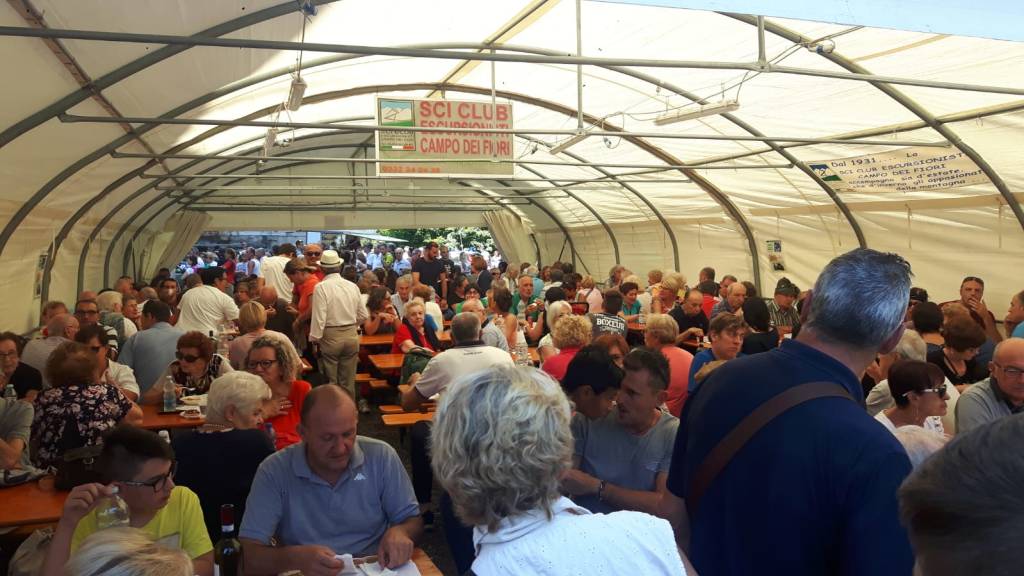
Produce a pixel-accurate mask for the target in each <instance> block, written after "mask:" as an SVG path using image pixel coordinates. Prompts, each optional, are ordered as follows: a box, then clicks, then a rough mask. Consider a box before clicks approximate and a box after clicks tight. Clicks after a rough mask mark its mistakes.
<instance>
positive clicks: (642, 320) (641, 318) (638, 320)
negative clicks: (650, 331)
mask: <svg viewBox="0 0 1024 576" xmlns="http://www.w3.org/2000/svg"><path fill="white" fill-rule="evenodd" d="M636 323H637V324H639V325H641V326H643V325H645V324H647V315H646V314H644V313H643V312H641V313H640V314H639V315H637V317H636Z"/></svg>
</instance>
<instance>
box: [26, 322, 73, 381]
mask: <svg viewBox="0 0 1024 576" xmlns="http://www.w3.org/2000/svg"><path fill="white" fill-rule="evenodd" d="M78 330H79V323H78V318H75V317H74V316H72V315H70V314H57V315H56V316H53V317H52V318H50V321H49V322H47V323H46V333H47V334H48V336H47V337H46V338H36V339H34V340H29V341H28V343H27V344H25V349H24V350H22V352H21V362H22V363H23V364H27V365H29V366H31V367H33V368H35V369H36V370H38V371H39V373H40V374H42V376H43V390H46V389H48V388H50V382H49V381H48V380H47V379H46V361H47V360H49V359H50V354H52V353H53V351H54V350H56V349H57V347H58V346H60V345H61V344H63V343H65V342H67V341H69V340H73V339H74V337H75V335H76V334H78Z"/></svg>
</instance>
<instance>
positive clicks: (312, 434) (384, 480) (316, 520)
mask: <svg viewBox="0 0 1024 576" xmlns="http://www.w3.org/2000/svg"><path fill="white" fill-rule="evenodd" d="M357 420H358V414H357V410H356V403H355V401H354V400H353V399H352V397H351V396H350V395H349V394H348V392H347V391H345V390H343V389H342V388H339V387H338V386H320V387H318V388H315V389H313V391H312V392H310V393H309V395H308V396H306V399H305V401H304V402H303V405H302V415H301V426H300V429H299V432H300V434H302V442H301V443H299V444H295V445H292V446H289V447H288V448H286V449H284V450H281V451H280V452H277V453H276V454H274V455H273V456H270V457H269V458H267V459H266V460H264V461H263V464H261V465H260V467H259V470H258V471H257V472H256V477H255V478H254V479H253V483H252V489H251V490H250V491H249V498H248V500H246V509H245V517H244V518H243V519H242V529H241V531H240V533H239V538H240V539H241V541H242V543H243V545H244V547H245V556H246V557H245V564H246V573H248V574H279V573H281V572H288V571H290V570H300V571H301V572H302V573H303V574H305V575H307V576H313V575H324V576H327V575H330V576H334V575H335V574H337V573H338V571H339V570H341V568H342V563H341V562H340V561H339V560H337V559H336V558H335V555H336V554H352V555H353V556H354V557H360V556H368V555H373V554H376V555H377V556H378V557H379V561H380V564H381V565H382V566H387V567H388V568H395V567H397V566H401V565H402V564H405V563H406V562H408V561H409V559H410V558H411V557H412V553H413V549H414V547H415V542H416V540H417V539H418V538H419V537H420V534H421V533H422V531H423V521H422V519H421V518H420V509H419V505H418V504H417V503H416V496H415V495H414V494H413V490H412V483H411V482H410V481H409V476H408V474H406V472H405V468H403V467H402V462H401V461H400V460H399V458H398V454H396V453H395V451H394V449H393V448H391V447H390V446H389V445H387V444H386V443H384V442H381V441H379V440H373V439H371V438H364V437H362V436H356V424H357ZM272 538H276V540H277V546H274V545H272V544H271V539H272Z"/></svg>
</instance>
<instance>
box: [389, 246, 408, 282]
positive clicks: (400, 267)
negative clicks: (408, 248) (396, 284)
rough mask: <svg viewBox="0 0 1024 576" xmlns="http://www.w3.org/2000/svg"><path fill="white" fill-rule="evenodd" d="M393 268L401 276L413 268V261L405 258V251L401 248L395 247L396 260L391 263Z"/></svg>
mask: <svg viewBox="0 0 1024 576" xmlns="http://www.w3.org/2000/svg"><path fill="white" fill-rule="evenodd" d="M391 269H392V270H394V271H395V274H398V275H399V276H401V275H403V274H405V273H406V272H409V271H410V270H412V262H410V261H408V260H406V259H405V251H404V250H402V249H401V248H395V262H394V264H392V265H391Z"/></svg>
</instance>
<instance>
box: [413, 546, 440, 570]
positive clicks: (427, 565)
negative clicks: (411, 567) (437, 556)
mask: <svg viewBox="0 0 1024 576" xmlns="http://www.w3.org/2000/svg"><path fill="white" fill-rule="evenodd" d="M412 562H413V564H415V565H416V568H418V569H419V571H420V574H422V576H444V575H443V574H441V570H439V569H438V567H437V566H435V565H434V561H433V560H431V559H430V556H427V553H426V552H424V551H423V550H421V549H420V548H417V549H416V550H414V551H413V553H412Z"/></svg>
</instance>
